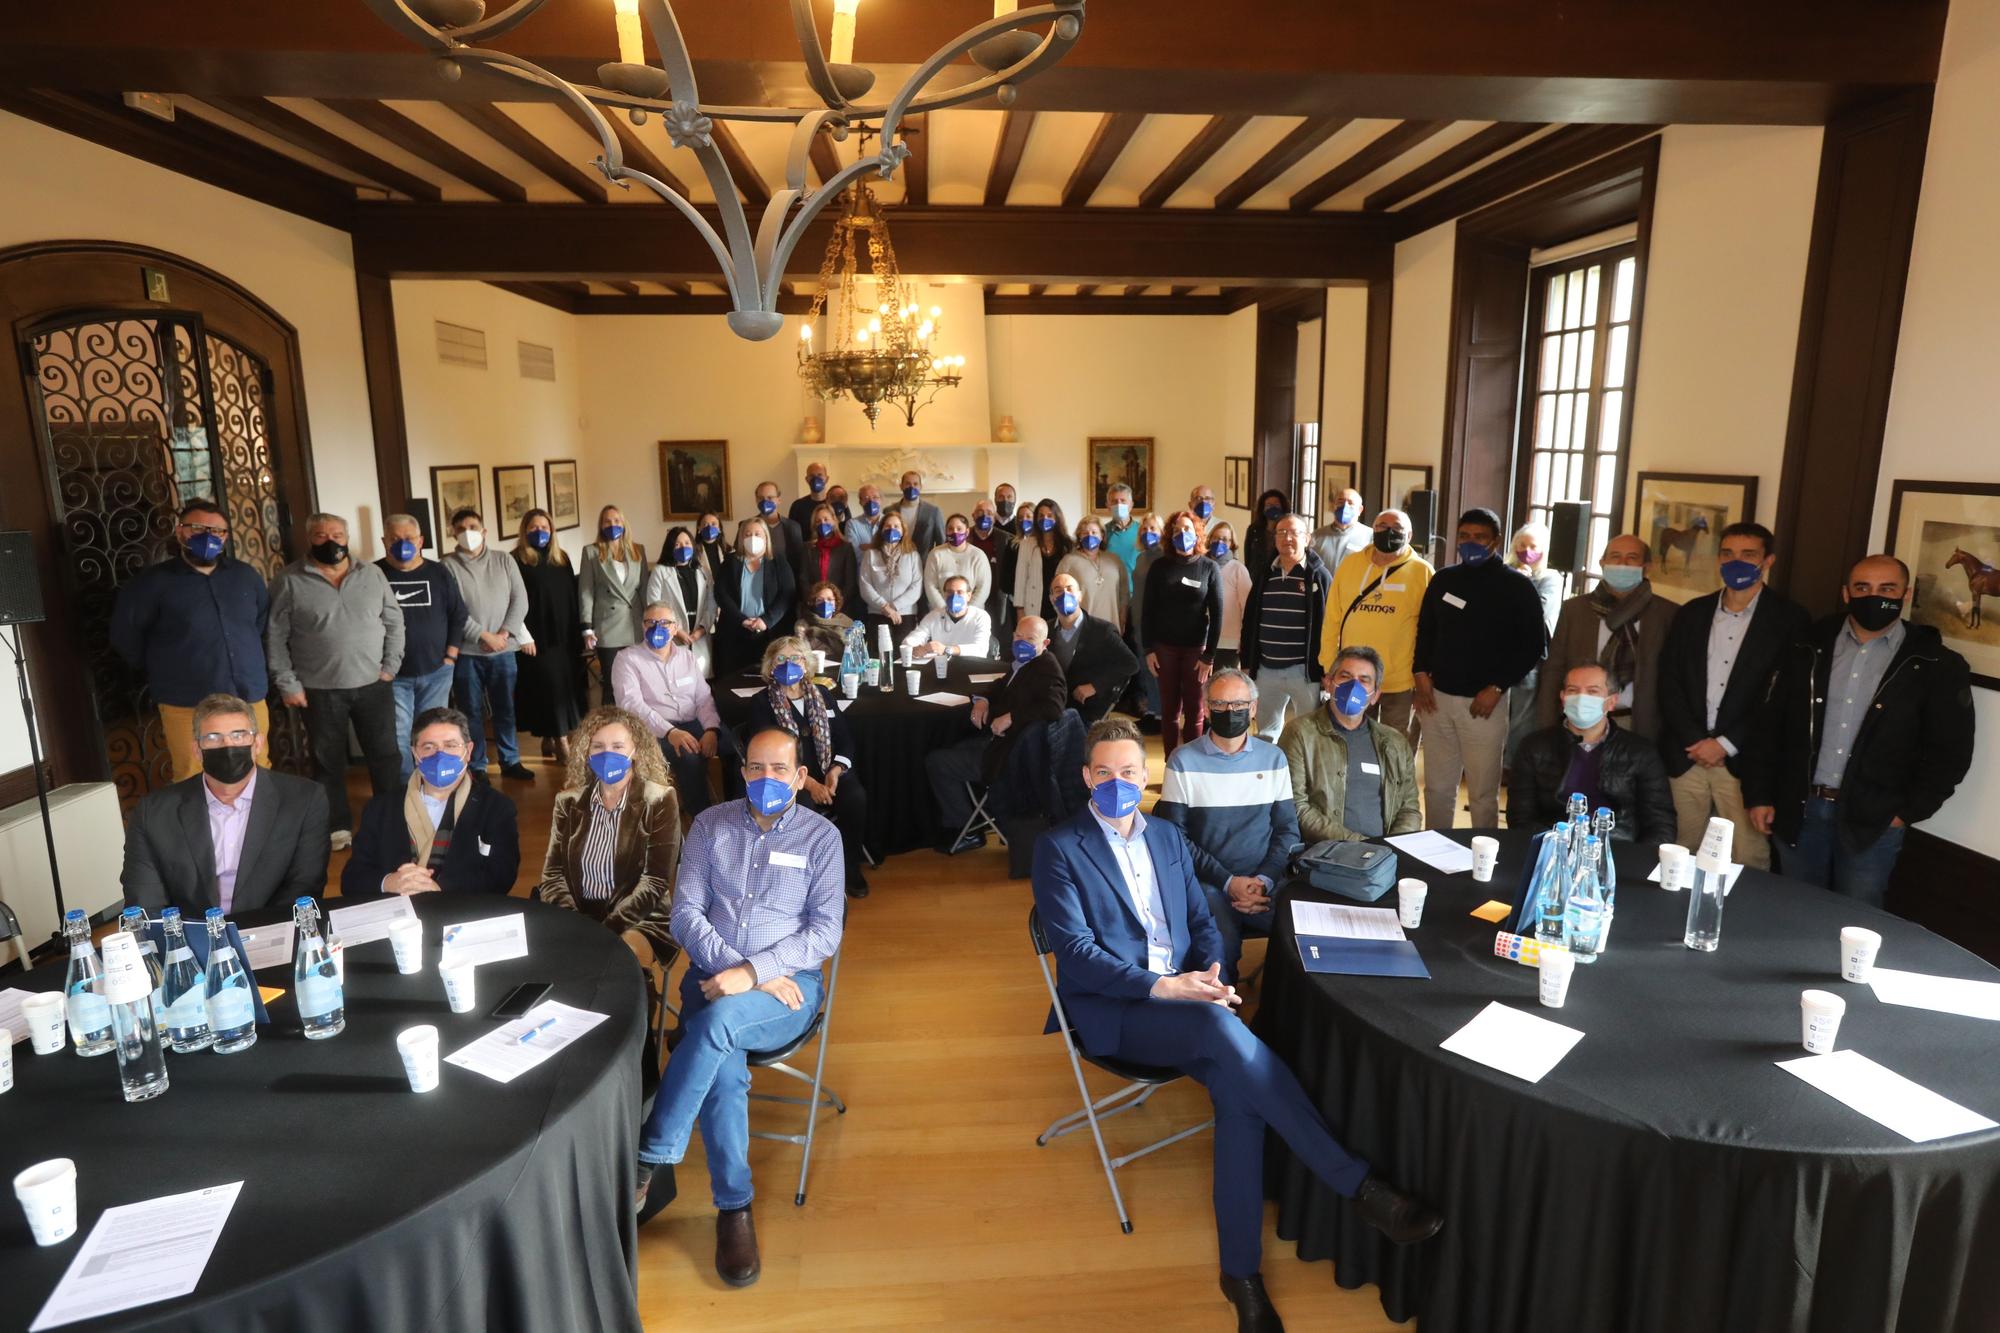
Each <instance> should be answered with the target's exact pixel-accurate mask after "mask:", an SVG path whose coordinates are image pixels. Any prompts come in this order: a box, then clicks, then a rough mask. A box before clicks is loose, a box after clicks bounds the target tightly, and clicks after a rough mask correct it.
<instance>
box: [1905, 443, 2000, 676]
mask: <svg viewBox="0 0 2000 1333" xmlns="http://www.w3.org/2000/svg"><path fill="white" fill-rule="evenodd" d="M1889 553H1890V554H1891V555H1894V556H1895V557H1896V558H1897V559H1899V560H1901V561H1902V562H1903V563H1904V564H1906V565H1908V566H1909V567H1910V582H1911V584H1912V586H1913V587H1914V588H1915V592H1914V593H1913V594H1912V595H1911V598H1910V606H1909V611H1908V615H1909V618H1910V619H1911V620H1914V621H1916V622H1917V623H1919V624H1922V625H1929V626H1931V627H1932V628H1934V629H1936V630H1937V632H1938V633H1940V634H1942V635H1943V636H1944V642H1945V646H1946V647H1948V648H1950V649H1951V650H1952V651H1953V652H1955V653H1958V654H1959V655H1960V656H1962V657H1964V658H1965V660H1966V662H1967V663H1969V664H1970V665H1971V667H1972V679H1973V681H1974V683H1976V684H1979V685H1984V686H1985V687H1986V688H1987V689H1989V690H2000V484H1996V483H1993V482H1977V481H1897V482H1896V483H1895V485H1894V487H1893V489H1892V490H1891V491H1890V495H1889ZM1988 603H1991V605H1988ZM1989 612H1990V613H1991V614H1992V616H1993V619H1991V620H1988V619H1987V618H1986V617H1987V614H1988V613H1989Z"/></svg>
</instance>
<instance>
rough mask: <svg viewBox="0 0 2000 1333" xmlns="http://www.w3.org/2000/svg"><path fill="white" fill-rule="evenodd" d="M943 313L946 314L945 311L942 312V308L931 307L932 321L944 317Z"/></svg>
mask: <svg viewBox="0 0 2000 1333" xmlns="http://www.w3.org/2000/svg"><path fill="white" fill-rule="evenodd" d="M943 313H944V311H943V310H942V309H941V308H939V307H938V306H932V307H931V318H932V319H936V318H937V317H938V316H939V315H942V314H943Z"/></svg>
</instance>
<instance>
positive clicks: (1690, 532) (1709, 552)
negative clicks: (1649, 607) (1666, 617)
mask: <svg viewBox="0 0 2000 1333" xmlns="http://www.w3.org/2000/svg"><path fill="white" fill-rule="evenodd" d="M1635 480H1636V482H1637V484H1638V488H1639V502H1638V504H1637V506H1636V507H1634V509H1633V510H1632V531H1634V532H1635V533H1637V534H1638V535H1639V536H1640V537H1641V538H1643V539H1644V540H1645V541H1646V543H1647V544H1648V545H1650V546H1651V547H1652V548H1653V575H1652V578H1653V591H1654V592H1655V593H1657V594H1659V595H1660V596H1662V597H1665V598H1666V599H1667V600H1668V601H1673V602H1686V601H1689V600H1691V599H1693V598H1696V597H1699V596H1701V595H1702V594H1703V593H1711V592H1714V591H1715V590H1716V589H1717V588H1720V587H1721V586H1722V576H1721V575H1720V574H1719V573H1718V572H1717V570H1716V558H1715V549H1716V546H1717V545H1718V544H1719V543H1720V541H1721V539H1722V530H1723V529H1724V528H1726V527H1728V526H1729V525H1730V524H1731V523H1742V522H1746V521H1749V520H1751V519H1754V518H1756V517H1757V478H1755V477H1732V476H1716V475H1713V474H1710V473H1704V472H1641V473H1640V474H1639V475H1638V477H1637V478H1635Z"/></svg>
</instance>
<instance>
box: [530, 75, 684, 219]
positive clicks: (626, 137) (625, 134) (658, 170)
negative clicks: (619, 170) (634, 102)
mask: <svg viewBox="0 0 2000 1333" xmlns="http://www.w3.org/2000/svg"><path fill="white" fill-rule="evenodd" d="M556 105H557V106H560V107H561V108H562V109H563V110H564V111H565V112H567V113H568V114H569V118H570V119H571V120H573V121H575V122H576V126H577V128H578V129H580V130H582V131H583V132H584V133H585V134H586V135H588V136H589V138H590V141H591V142H592V143H598V138H597V127H596V126H595V125H592V124H591V123H590V118H589V117H588V116H586V115H584V114H583V111H582V109H581V108H580V107H578V106H577V104H576V103H574V102H572V101H570V100H569V99H568V98H567V97H565V98H563V99H561V100H560V101H558V102H557V103H556ZM604 119H605V120H606V121H608V122H610V125H611V132H612V133H613V134H615V135H617V136H618V151H619V152H621V153H623V154H624V155H625V162H626V165H628V166H631V167H636V168H638V169H639V170H640V171H643V172H645V173H646V174H647V175H648V176H651V177H653V178H654V179H655V180H657V181H659V182H660V184H662V185H664V186H666V187H667V188H668V189H670V190H675V191H677V192H679V194H680V195H681V197H683V198H686V197H687V186H685V185H683V184H682V183H681V178H680V177H679V176H676V175H675V174H674V173H673V171H672V170H671V169H669V168H668V166H667V164H666V163H665V162H662V161H661V160H660V157H659V154H657V153H655V152H654V151H653V149H652V147H651V146H650V145H649V144H647V143H646V141H645V140H644V139H641V138H640V137H639V131H638V129H637V127H635V126H634V125H633V124H632V122H631V121H630V120H629V119H627V118H626V115H625V113H624V112H623V111H618V110H614V109H612V108H609V107H607V108H605V111H604ZM598 151H599V152H600V153H601V152H602V151H603V148H602V145H600V146H599V149H598ZM632 188H634V189H645V187H644V186H638V185H635V186H633V187H632ZM651 193H652V192H651V191H650V190H649V191H647V194H648V196H650V195H651Z"/></svg>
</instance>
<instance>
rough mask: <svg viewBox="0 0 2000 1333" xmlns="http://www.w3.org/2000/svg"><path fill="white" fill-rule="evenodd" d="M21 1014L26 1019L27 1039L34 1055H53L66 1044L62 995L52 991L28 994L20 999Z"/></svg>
mask: <svg viewBox="0 0 2000 1333" xmlns="http://www.w3.org/2000/svg"><path fill="white" fill-rule="evenodd" d="M21 1016H22V1017H23V1018H25V1019H27V1020H28V1040H29V1041H30V1042H32V1043H33V1044H34V1048H35V1054H36V1055H55V1054H57V1053H58V1052H60V1051H61V1050H62V1048H63V1047H64V1046H65V1045H66V1044H67V1041H66V1037H67V1033H66V1032H65V1031H64V1028H63V1017H64V1015H63V997H62V996H60V995H58V994H56V993H55V992H53V991H49V992H46V993H44V994H41V995H30V996H29V997H28V998H27V999H25V1000H23V1001H21Z"/></svg>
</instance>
